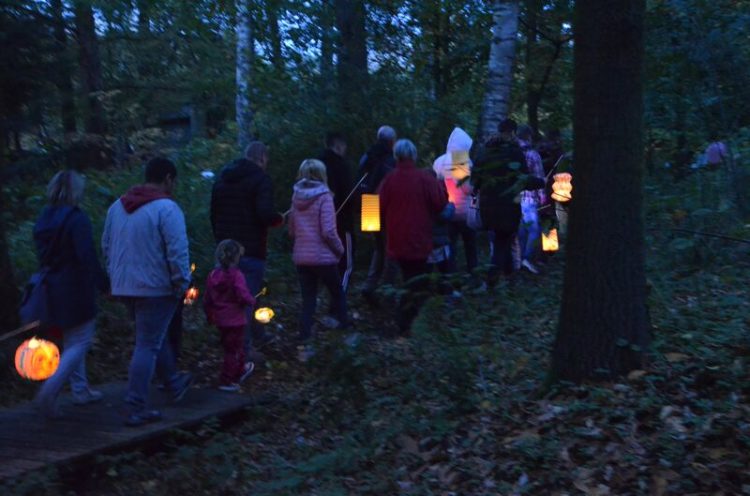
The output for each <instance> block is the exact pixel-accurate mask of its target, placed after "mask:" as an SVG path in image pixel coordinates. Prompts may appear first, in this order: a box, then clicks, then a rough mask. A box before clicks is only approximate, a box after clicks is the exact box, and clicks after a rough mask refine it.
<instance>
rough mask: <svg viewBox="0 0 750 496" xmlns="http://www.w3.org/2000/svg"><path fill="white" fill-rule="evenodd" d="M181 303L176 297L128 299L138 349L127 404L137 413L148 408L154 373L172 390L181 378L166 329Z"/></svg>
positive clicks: (132, 367) (131, 361) (134, 352)
mask: <svg viewBox="0 0 750 496" xmlns="http://www.w3.org/2000/svg"><path fill="white" fill-rule="evenodd" d="M178 303H179V300H178V299H176V298H175V297H174V296H157V297H151V298H125V304H126V305H127V306H128V309H129V310H130V313H131V315H132V317H133V319H134V320H135V349H134V350H133V357H132V359H131V360H130V368H129V369H128V392H127V394H126V395H125V402H126V403H129V404H130V405H131V406H132V407H133V410H134V411H135V412H137V411H139V410H143V409H145V408H146V406H147V403H148V388H149V385H150V384H151V378H152V377H153V375H154V371H156V373H157V375H158V376H159V378H160V379H161V380H162V381H163V382H164V384H165V385H166V386H167V387H168V388H169V389H174V388H173V386H174V385H175V383H176V381H177V379H178V377H179V375H178V374H177V366H176V365H175V361H174V355H173V354H172V347H171V346H169V343H168V342H167V340H166V335H167V327H168V326H169V322H170V320H172V316H173V315H174V312H175V309H177V305H178Z"/></svg>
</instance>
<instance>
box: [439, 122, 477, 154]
mask: <svg viewBox="0 0 750 496" xmlns="http://www.w3.org/2000/svg"><path fill="white" fill-rule="evenodd" d="M473 143H474V141H473V140H472V139H471V137H470V136H469V135H468V134H467V133H466V131H464V130H463V129H461V128H460V127H457V128H455V129H454V130H453V132H452V133H451V135H450V136H449V137H448V145H447V146H446V147H445V152H446V153H448V154H451V153H453V152H467V153H468V152H469V150H471V145H472V144H473Z"/></svg>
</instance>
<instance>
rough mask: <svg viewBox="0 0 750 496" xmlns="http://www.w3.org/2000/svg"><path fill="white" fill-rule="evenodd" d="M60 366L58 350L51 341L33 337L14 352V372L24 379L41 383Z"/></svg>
mask: <svg viewBox="0 0 750 496" xmlns="http://www.w3.org/2000/svg"><path fill="white" fill-rule="evenodd" d="M58 365H60V350H59V349H58V348H57V345H56V344H55V343H53V342H51V341H46V340H44V339H37V338H36V337H33V338H31V339H27V340H26V341H24V342H23V343H21V346H19V347H18V349H17V350H16V371H17V372H18V374H19V375H20V376H21V377H23V378H24V379H30V380H32V381H43V380H45V379H48V378H49V377H51V376H52V374H54V373H55V371H56V370H57V366H58Z"/></svg>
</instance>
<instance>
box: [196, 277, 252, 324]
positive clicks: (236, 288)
mask: <svg viewBox="0 0 750 496" xmlns="http://www.w3.org/2000/svg"><path fill="white" fill-rule="evenodd" d="M253 305H255V298H254V297H253V295H251V294H250V291H249V290H248V289H247V283H246V282H245V276H244V274H242V272H241V271H240V269H238V268H237V267H231V268H229V269H214V270H212V271H211V273H210V274H209V275H208V280H207V281H206V295H205V296H204V297H203V309H204V310H205V311H206V318H207V319H208V323H209V324H214V325H216V327H241V326H244V325H245V324H247V316H246V313H245V311H246V310H247V307H250V306H253Z"/></svg>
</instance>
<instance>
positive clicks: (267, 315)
mask: <svg viewBox="0 0 750 496" xmlns="http://www.w3.org/2000/svg"><path fill="white" fill-rule="evenodd" d="M274 315H275V314H274V313H273V310H271V309H270V308H268V307H262V308H259V309H257V310H256V311H255V320H257V321H258V322H260V323H261V324H268V323H269V322H271V319H272V318H273V316H274Z"/></svg>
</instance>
